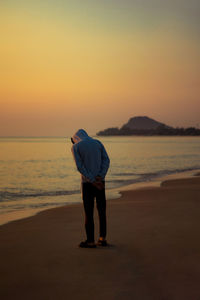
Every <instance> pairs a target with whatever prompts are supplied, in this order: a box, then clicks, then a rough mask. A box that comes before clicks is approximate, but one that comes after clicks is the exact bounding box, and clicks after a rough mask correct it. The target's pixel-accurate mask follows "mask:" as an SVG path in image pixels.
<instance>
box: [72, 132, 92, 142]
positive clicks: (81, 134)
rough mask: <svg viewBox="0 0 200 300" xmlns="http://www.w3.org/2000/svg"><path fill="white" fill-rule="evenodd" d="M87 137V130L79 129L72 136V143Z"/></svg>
mask: <svg viewBox="0 0 200 300" xmlns="http://www.w3.org/2000/svg"><path fill="white" fill-rule="evenodd" d="M87 137H89V136H88V134H87V132H86V131H85V130H84V129H79V130H78V131H77V132H76V133H75V134H74V135H73V137H72V140H73V141H74V143H75V144H76V143H78V142H80V141H82V140H83V139H85V138H87Z"/></svg>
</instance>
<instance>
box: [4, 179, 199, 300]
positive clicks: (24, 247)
mask: <svg viewBox="0 0 200 300" xmlns="http://www.w3.org/2000/svg"><path fill="white" fill-rule="evenodd" d="M94 215H95V237H96V238H98V216H97V213H96V210H95V214H94ZM107 215H108V236H107V239H108V242H109V243H110V244H111V246H110V247H108V248H100V247H98V248H96V249H81V248H78V244H79V242H80V241H81V239H82V238H83V237H84V235H85V231H84V213H83V207H82V204H77V205H69V206H62V207H57V208H53V209H48V210H45V211H42V212H40V213H38V214H37V215H35V216H32V217H28V218H25V219H21V220H17V221H13V222H10V223H7V224H4V225H3V226H0V240H1V244H0V257H2V261H1V272H0V298H1V299H4V300H11V299H16V300H27V299H29V300H35V299H39V300H40V299H41V300H43V299H60V300H62V299H63V300H64V299H82V300H86V299H96V300H100V299H106V300H107V299H108V300H110V299H113V300H118V299H119V300H120V299H126V300H130V299H138V300H139V299H143V300H160V299H166V300H177V299H181V300H188V299H192V300H197V299H200V289H199V274H200V259H199V258H200V255H199V253H200V241H199V238H198V236H199V226H200V218H199V215H200V174H198V176H192V177H189V178H176V179H172V178H171V179H170V178H169V179H168V180H166V181H163V183H162V185H161V186H160V187H156V186H151V187H150V186H149V187H147V188H144V189H140V188H139V189H135V190H127V191H122V192H121V197H120V198H119V199H113V200H110V201H108V202H107Z"/></svg>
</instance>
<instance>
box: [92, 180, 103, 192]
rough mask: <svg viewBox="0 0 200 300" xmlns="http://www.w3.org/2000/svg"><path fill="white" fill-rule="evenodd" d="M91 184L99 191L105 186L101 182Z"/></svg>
mask: <svg viewBox="0 0 200 300" xmlns="http://www.w3.org/2000/svg"><path fill="white" fill-rule="evenodd" d="M92 184H93V185H94V186H95V187H96V188H97V189H98V190H100V191H101V190H103V189H104V186H105V185H104V182H103V181H95V182H93V183H92Z"/></svg>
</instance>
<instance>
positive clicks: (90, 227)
mask: <svg viewBox="0 0 200 300" xmlns="http://www.w3.org/2000/svg"><path fill="white" fill-rule="evenodd" d="M82 197H83V205H84V210H85V230H86V235H87V242H88V243H93V242H94V218H93V212H94V191H93V186H92V184H91V183H89V182H84V183H82Z"/></svg>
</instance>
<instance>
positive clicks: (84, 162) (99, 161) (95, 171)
mask: <svg viewBox="0 0 200 300" xmlns="http://www.w3.org/2000/svg"><path fill="white" fill-rule="evenodd" d="M72 140H73V142H74V145H73V147H72V153H73V155H74V159H75V162H76V166H77V169H78V171H79V172H80V173H81V174H82V180H83V182H86V181H90V182H95V178H96V177H97V176H99V177H101V178H102V179H104V178H105V175H106V173H107V170H108V168H109V164H110V160H109V157H108V155H107V153H106V151H105V148H104V146H103V144H102V143H101V142H100V141H98V140H96V139H93V138H91V137H89V136H88V134H87V133H86V132H85V130H83V129H79V130H78V131H77V132H76V134H75V135H74V136H73V138H72Z"/></svg>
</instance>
